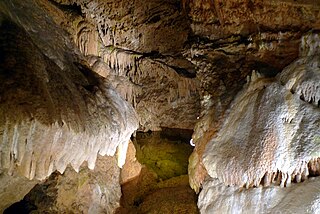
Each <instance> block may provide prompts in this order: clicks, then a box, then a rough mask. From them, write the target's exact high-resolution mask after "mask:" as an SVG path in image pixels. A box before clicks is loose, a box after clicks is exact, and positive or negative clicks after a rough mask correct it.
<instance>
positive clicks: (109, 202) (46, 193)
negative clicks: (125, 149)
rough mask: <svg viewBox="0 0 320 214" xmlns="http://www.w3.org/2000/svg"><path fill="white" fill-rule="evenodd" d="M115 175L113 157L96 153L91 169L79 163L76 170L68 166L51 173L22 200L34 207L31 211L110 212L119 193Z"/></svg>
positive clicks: (117, 172)
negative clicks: (78, 169) (94, 163)
mask: <svg viewBox="0 0 320 214" xmlns="http://www.w3.org/2000/svg"><path fill="white" fill-rule="evenodd" d="M119 178H120V169H119V167H118V166H117V160H116V158H115V157H101V156H99V157H98V159H97V163H96V167H95V169H94V170H89V169H88V166H87V165H86V164H83V165H82V166H81V169H80V171H79V173H77V172H75V171H74V170H73V169H71V168H70V167H68V168H67V169H66V171H65V172H64V174H62V175H61V174H60V173H54V174H53V175H52V176H50V177H49V179H47V180H46V181H44V182H42V183H40V184H38V185H37V186H36V187H34V188H33V189H32V190H31V191H30V193H28V194H27V195H26V197H25V198H24V200H23V203H27V204H29V206H30V205H32V206H33V207H34V210H33V211H32V213H70V214H71V213H75V214H76V213H92V214H98V213H114V211H115V209H116V208H118V207H119V202H120V197H121V189H120V184H119V182H118V181H119Z"/></svg>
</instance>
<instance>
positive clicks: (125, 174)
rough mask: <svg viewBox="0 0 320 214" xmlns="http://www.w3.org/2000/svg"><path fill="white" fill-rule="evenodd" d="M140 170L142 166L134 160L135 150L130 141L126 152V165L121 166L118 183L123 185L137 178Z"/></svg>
mask: <svg viewBox="0 0 320 214" xmlns="http://www.w3.org/2000/svg"><path fill="white" fill-rule="evenodd" d="M141 170H142V165H141V164H140V163H139V161H138V160H137V158H136V149H135V147H134V145H133V143H132V141H130V143H129V146H128V150H127V156H126V163H125V164H124V165H123V167H122V169H121V181H120V183H121V184H123V183H126V182H129V181H130V180H132V179H134V178H135V177H137V176H139V174H140V172H141Z"/></svg>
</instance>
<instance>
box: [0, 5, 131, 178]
mask: <svg viewBox="0 0 320 214" xmlns="http://www.w3.org/2000/svg"><path fill="white" fill-rule="evenodd" d="M15 4H17V6H18V5H20V4H22V5H20V6H21V7H22V8H23V9H24V10H28V9H30V7H31V6H28V4H27V3H18V2H15ZM15 4H13V5H15ZM11 6H12V5H11V4H8V5H6V4H5V3H2V4H1V7H2V8H3V11H11V9H10V7H11ZM17 6H16V7H17ZM21 10H22V9H21ZM14 12H15V13H13V12H11V13H12V14H11V15H12V16H13V17H14V18H13V19H18V17H19V16H23V15H21V11H19V10H14ZM30 13H31V14H32V13H35V14H36V13H37V12H35V10H32V11H30ZM38 13H40V14H41V10H40V9H39V12H38ZM31 21H35V22H37V21H38V23H33V24H34V26H33V29H34V31H38V33H39V34H40V35H41V33H45V32H44V31H45V30H50V29H51V30H52V29H53V28H54V27H55V26H54V24H53V23H50V20H39V19H35V20H32V19H30V18H25V19H24V21H23V22H22V23H21V26H18V25H16V24H14V23H13V22H10V21H7V20H6V18H4V20H3V21H2V25H1V26H2V28H3V29H7V30H6V31H1V32H2V36H1V39H2V41H3V43H2V48H1V52H2V53H1V56H2V60H1V62H2V65H3V66H2V69H1V73H2V75H1V79H2V80H1V81H2V85H1V89H0V90H1V101H2V102H1V111H0V115H1V119H2V121H1V124H0V125H1V136H2V137H1V138H2V142H1V168H2V169H4V170H8V171H9V173H11V172H12V171H13V170H18V171H20V173H21V174H22V175H24V176H26V177H28V178H30V179H33V178H34V177H36V178H37V179H43V178H45V177H46V176H48V175H50V173H51V172H52V171H54V170H56V169H57V170H59V171H60V172H63V171H64V169H65V168H66V166H67V164H69V163H70V164H71V165H72V166H73V167H74V168H75V169H76V170H78V168H79V167H80V165H81V164H82V162H83V161H85V160H87V161H88V162H89V167H90V168H93V167H94V163H95V159H96V156H97V154H98V153H99V154H101V155H105V154H108V155H114V154H115V151H116V148H117V146H118V145H120V144H121V145H122V147H123V148H124V155H125V152H126V148H125V147H126V145H127V144H128V140H129V138H130V135H131V133H132V132H133V131H134V130H135V129H136V128H137V122H136V117H135V114H134V112H133V109H132V108H131V107H130V106H129V105H128V104H127V103H126V102H125V101H124V100H122V99H121V98H120V96H119V95H118V94H117V93H116V92H115V91H114V90H113V89H112V88H111V87H109V86H108V83H107V82H103V81H102V80H101V79H99V77H97V76H95V75H94V74H93V73H91V71H90V70H89V69H88V68H87V67H85V65H81V64H80V63H79V61H80V59H79V58H77V57H76V56H75V55H72V52H71V50H70V49H69V48H67V47H63V44H62V46H59V45H57V46H55V44H56V43H57V44H59V43H58V42H57V41H55V40H54V39H55V38H56V37H58V36H61V37H62V36H63V34H62V32H59V31H57V32H56V35H55V36H52V39H53V41H50V40H49V41H47V42H46V44H47V45H46V48H45V49H44V50H45V52H44V53H43V52H41V51H40V50H39V48H43V45H44V44H43V42H44V41H41V39H39V37H38V36H37V37H34V35H32V34H30V35H29V34H28V33H27V32H25V31H24V30H23V29H22V27H28V26H29V24H30V22H31ZM44 21H47V22H48V23H47V26H48V29H45V30H43V29H41V28H40V27H41V25H40V24H41V23H42V22H44ZM37 24H38V25H37ZM42 24H43V25H44V23H42ZM50 24H51V25H50ZM50 27H51V28H50ZM59 33H60V34H59ZM22 38H23V39H22ZM50 38H51V37H50ZM62 38H63V37H62ZM50 42H51V43H50ZM66 45H67V44H64V46H66ZM69 45H70V44H69ZM17 52H19V55H17V54H16V53H17ZM63 55H65V57H62V56H63ZM50 58H52V59H50ZM67 61H69V62H72V63H67ZM29 62H33V63H32V64H30V63H29ZM25 68H27V71H26V70H25ZM15 82H16V83H20V84H14V83H15ZM13 109H14V111H12V110H13ZM69 151H74V152H73V153H70V152H69ZM43 154H46V155H43ZM120 164H122V163H120Z"/></svg>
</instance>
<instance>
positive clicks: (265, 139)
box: [203, 35, 320, 187]
mask: <svg viewBox="0 0 320 214" xmlns="http://www.w3.org/2000/svg"><path fill="white" fill-rule="evenodd" d="M313 37H316V38H318V36H317V35H316V36H315V35H313ZM302 47H303V46H302ZM315 54H316V53H315V52H311V53H309V55H308V56H304V57H301V58H300V59H299V60H297V61H296V62H294V63H293V64H292V65H290V66H288V67H287V68H286V69H285V70H284V71H283V72H282V73H281V74H280V75H279V78H280V79H282V83H283V84H284V85H283V86H282V85H281V84H279V82H280V80H279V81H276V82H272V79H271V80H270V79H264V78H260V79H256V80H254V78H253V76H252V77H251V82H249V83H248V85H247V87H246V89H244V90H243V91H242V92H241V93H239V95H238V96H237V98H236V99H235V100H234V102H233V104H232V107H231V108H230V113H229V115H228V117H227V118H226V121H225V122H224V125H223V127H222V129H221V130H220V131H219V133H218V134H217V137H215V138H214V139H212V140H211V141H210V143H209V144H208V145H207V148H206V151H205V153H204V156H203V162H204V165H205V167H206V169H207V170H208V173H209V175H210V176H211V177H213V178H216V177H217V178H219V180H220V181H223V182H224V183H226V184H227V185H239V186H247V187H251V186H259V185H260V184H261V183H263V184H264V185H270V183H271V182H272V181H276V180H277V179H278V182H280V184H281V186H285V185H290V183H291V182H292V181H297V182H300V180H301V178H302V179H304V178H306V177H307V176H308V175H309V173H314V174H318V173H319V172H320V168H319V166H318V163H317V158H319V157H320V154H319V151H320V147H319V145H320V144H319V142H318V140H319V139H318V138H319V136H320V128H319V127H320V121H319V118H320V110H319V105H318V104H319V98H320V96H319V94H320V86H319V80H320V69H319V67H318V66H315V65H317V63H318V61H319V59H318V57H317V55H315ZM311 104H314V105H311ZM314 161H315V163H314ZM314 164H315V165H314ZM313 165H314V166H313ZM318 168H319V169H318ZM279 174H280V175H279ZM276 177H278V178H276Z"/></svg>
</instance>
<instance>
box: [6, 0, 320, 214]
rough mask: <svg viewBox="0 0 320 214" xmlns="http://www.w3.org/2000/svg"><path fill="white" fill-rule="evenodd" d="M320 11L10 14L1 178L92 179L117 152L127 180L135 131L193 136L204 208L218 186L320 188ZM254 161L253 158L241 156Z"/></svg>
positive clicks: (237, 6) (66, 1) (171, 7)
mask: <svg viewBox="0 0 320 214" xmlns="http://www.w3.org/2000/svg"><path fill="white" fill-rule="evenodd" d="M319 10H320V2H319V1H318V0H314V1H311V0H310V1H309V0H308V1H299V0H298V1H291V0H280V1H262V0H255V1H251V0H231V1H220V0H216V1H211V0H210V1H209V0H182V1H180V0H166V1H158V0H151V1H148V2H145V1H142V0H134V1H127V0H123V1H113V0H107V1H102V0H94V1H90V2H88V1H84V0H54V1H47V0H27V1H18V0H9V1H2V2H0V11H1V19H0V23H1V28H2V29H3V30H2V31H1V33H0V34H1V35H0V39H1V40H2V41H3V42H2V43H1V46H0V47H1V49H0V51H1V55H0V56H1V58H0V60H1V61H0V64H1V68H0V69H1V70H0V78H1V81H2V82H3V83H4V84H2V85H1V86H0V105H1V108H0V116H1V117H0V118H1V121H0V122H1V123H0V131H1V132H0V135H1V137H2V139H3V141H2V143H1V149H0V151H1V162H0V163H1V167H0V169H1V171H0V173H1V175H2V176H4V177H6V176H16V175H17V176H22V177H21V178H22V179H24V177H27V178H29V179H31V180H33V181H35V182H38V181H36V180H43V179H45V178H46V177H48V176H49V175H50V174H51V173H52V172H53V171H55V170H58V171H60V172H63V171H64V170H65V169H66V167H67V165H68V164H71V166H72V167H73V168H74V169H75V170H76V171H79V169H80V165H81V164H82V163H83V162H84V161H87V162H88V167H89V168H91V169H92V168H94V166H95V160H96V157H97V154H98V153H99V154H101V155H105V154H108V155H114V154H115V152H116V148H117V147H118V165H120V166H121V165H123V164H124V158H125V153H126V151H127V146H128V141H129V137H130V136H131V134H132V132H133V131H134V130H135V129H137V128H138V129H139V130H141V131H148V130H152V131H155V130H161V129H163V127H171V128H183V129H194V134H193V137H192V142H193V143H194V144H195V149H194V152H193V153H192V155H191V157H190V159H189V182H190V185H191V187H192V188H193V189H194V190H195V191H196V192H199V191H200V190H201V188H202V184H203V189H202V192H201V195H200V200H205V198H206V197H209V196H210V194H208V195H207V194H206V193H207V192H208V191H211V190H212V188H216V186H215V185H236V186H242V185H244V186H247V187H248V188H251V187H258V186H259V185H260V184H261V180H264V179H265V178H266V179H267V181H268V182H266V183H270V184H271V186H272V185H273V182H271V180H276V181H275V182H274V183H278V182H279V185H280V184H281V185H282V186H287V185H288V182H289V181H291V180H290V179H289V178H288V175H290V176H291V177H292V178H294V179H296V177H297V173H298V174H301V176H302V174H303V173H304V177H306V176H308V175H307V173H306V172H305V169H307V170H308V173H309V168H308V167H309V165H312V167H311V168H312V169H313V171H314V172H315V174H317V171H318V168H317V159H316V158H317V157H318V155H317V154H318V153H317V151H318V147H317V145H314V144H316V142H315V141H313V139H317V138H312V137H313V135H314V136H317V135H318V132H319V128H318V127H319V120H318V114H319V110H318V106H319V103H317V102H319V101H318V100H319V86H318V82H319V77H318V67H317V66H318V56H319V52H318V51H317V47H318V46H319V42H318V39H317V38H318V34H317V31H318V30H320V22H319V20H320V13H319ZM304 35H307V36H304ZM287 66H288V67H287ZM91 71H94V72H95V73H96V74H94V73H92V72H91ZM241 90H242V92H240V93H239V91H241ZM268 90H269V91H268ZM121 97H122V98H121ZM261 97H262V98H263V99H262V100H261ZM126 101H127V102H126ZM239 106H240V107H243V108H242V109H239ZM13 109H14V110H13ZM238 112H241V113H242V114H243V115H245V116H244V117H243V118H239V113H238ZM256 120H258V121H260V122H258V123H256V125H255V126H251V125H250V124H249V122H248V121H252V122H255V121H256ZM299 120H301V121H299ZM265 121H268V122H265ZM288 121H289V122H288ZM292 121H293V122H292ZM278 123H279V124H280V125H279V124H278ZM281 124H282V125H281ZM269 125H270V126H269ZM300 126H301V127H300ZM234 127H236V128H234ZM270 127H273V128H272V129H271V128H270ZM297 127H298V128H297ZM281 132H285V133H286V134H281ZM225 133H227V134H225ZM231 133H233V135H236V136H237V138H232V137H231V136H230V135H231ZM248 133H249V134H248ZM250 133H251V134H250ZM43 136H46V137H45V138H44V137H43ZM292 136H295V137H294V139H292ZM308 139H309V141H308ZM310 141H311V143H310ZM235 142H237V143H238V144H239V145H238V144H237V145H235ZM275 142H276V143H275ZM270 143H271V144H270ZM300 144H302V145H303V146H300ZM48 145H50V146H48ZM278 145H281V146H278ZM243 147H245V148H254V153H253V156H250V155H251V154H249V156H250V158H248V159H247V156H248V154H247V153H246V152H242V153H241V152H240V155H239V156H238V153H237V152H238V150H239V148H240V151H242V148H243ZM70 151H74V152H72V153H70ZM218 151H219V152H218ZM229 151H231V152H230V153H228V152H229ZM235 152H236V153H235ZM43 154H48V155H43ZM282 158H285V161H280V160H281V159H282ZM266 161H267V162H266ZM311 162H312V163H311ZM265 165H266V166H265ZM217 166H218V167H217ZM237 166H239V167H237ZM314 166H315V167H314ZM311 168H310V169H311ZM228 169H229V170H230V171H232V173H234V174H236V175H238V176H235V177H232V178H230V172H228ZM257 170H258V173H256V171H257ZM278 171H279V172H278ZM232 173H231V174H232ZM266 173H269V174H270V176H271V178H270V179H269V180H268V178H269V174H267V176H265V175H266ZM294 173H295V175H294V176H292V175H293V174H294ZM279 175H281V176H279ZM272 176H273V177H272ZM210 177H211V178H210ZM19 179H20V178H19ZM214 179H218V181H219V182H216V183H215V182H212V180H214ZM283 180H284V181H283ZM298 180H299V179H298ZM215 181H216V180H215ZM282 181H283V182H282ZM218 183H219V184H218ZM34 184H35V183H33V182H32V183H31V184H30V188H31V186H32V185H34ZM212 185H213V186H212ZM299 185H303V184H299ZM232 188H233V187H232ZM232 188H231V189H228V188H226V191H231V192H232V191H233V189H232ZM235 188H236V187H235ZM276 188H277V187H276ZM297 188H298V187H297ZM27 189H29V187H28V188H27ZM27 189H26V190H24V192H27V191H28V190H27ZM254 191H258V190H256V189H254V190H252V192H254ZM266 191H268V190H266ZM270 191H271V192H277V193H276V194H280V195H281V194H282V193H279V192H281V191H282V190H279V191H278V189H272V188H271V190H270ZM285 191H287V190H285ZM285 191H284V192H285ZM24 194H25V193H23V194H22V193H21V196H22V195H24ZM219 194H220V193H219ZM221 194H223V193H221ZM243 194H246V192H245V193H243ZM250 194H251V193H248V198H250V197H251V196H250ZM284 194H286V193H284ZM21 196H20V197H21ZM220 196H221V195H216V197H217V198H219V197H220ZM210 197H211V196H210ZM232 197H233V196H232ZM235 197H238V196H235ZM239 197H243V196H239ZM266 197H267V196H266ZM279 197H280V196H279ZM229 199H230V198H229ZM229 199H226V200H229ZM15 200H18V199H15ZM230 200H231V201H236V199H234V198H232V199H230ZM240 201H241V200H240ZM223 203H224V202H223ZM239 203H240V202H239ZM213 204H214V202H212V201H210V200H209V201H207V202H206V204H203V203H202V202H201V201H200V202H199V204H198V205H199V207H200V208H201V211H202V212H204V213H206V212H211V211H212V210H211V208H212V206H213ZM5 206H7V205H5ZM5 206H3V207H5ZM239 206H240V205H239ZM250 206H251V205H250ZM252 206H253V205H252ZM208 207H209V208H208ZM212 209H216V208H212ZM217 209H218V208H217ZM248 210H250V211H251V208H250V207H249V208H247V211H248ZM229 211H230V210H229ZM243 211H244V212H245V211H246V210H243Z"/></svg>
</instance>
